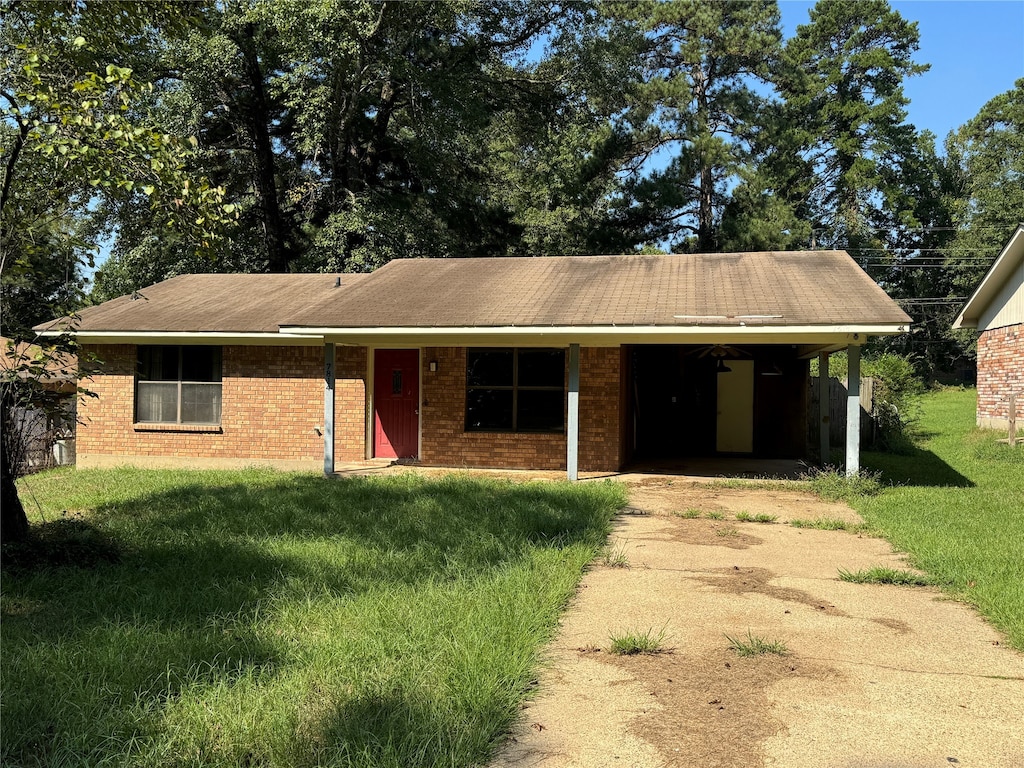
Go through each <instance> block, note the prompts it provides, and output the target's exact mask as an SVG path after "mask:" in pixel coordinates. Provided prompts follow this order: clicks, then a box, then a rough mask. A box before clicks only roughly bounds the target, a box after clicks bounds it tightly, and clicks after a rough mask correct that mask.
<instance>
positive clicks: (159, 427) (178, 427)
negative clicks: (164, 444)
mask: <svg viewBox="0 0 1024 768" xmlns="http://www.w3.org/2000/svg"><path fill="white" fill-rule="evenodd" d="M132 429H133V430H135V431H136V432H208V433H213V434H221V433H223V432H224V430H223V429H221V426H220V424H158V423H156V422H153V423H150V422H144V421H143V422H136V423H135V424H132Z"/></svg>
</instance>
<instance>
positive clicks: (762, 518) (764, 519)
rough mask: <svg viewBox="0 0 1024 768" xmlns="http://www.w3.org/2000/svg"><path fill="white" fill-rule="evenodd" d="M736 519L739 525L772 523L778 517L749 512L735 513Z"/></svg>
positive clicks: (764, 513) (765, 513)
mask: <svg viewBox="0 0 1024 768" xmlns="http://www.w3.org/2000/svg"><path fill="white" fill-rule="evenodd" d="M736 519H737V520H739V521H740V522H741V523H774V522H775V521H776V520H778V519H779V516H778V515H769V514H768V513H767V512H758V513H757V514H756V515H752V514H750V513H749V512H737V513H736Z"/></svg>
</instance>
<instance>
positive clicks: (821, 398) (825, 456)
mask: <svg viewBox="0 0 1024 768" xmlns="http://www.w3.org/2000/svg"><path fill="white" fill-rule="evenodd" d="M828 358H829V353H828V352H819V353H818V425H819V426H818V429H819V431H820V432H821V435H820V439H819V441H818V445H819V448H820V451H821V460H820V461H819V462H818V463H819V464H821V466H823V467H824V466H827V465H828V460H829V457H830V451H831V447H832V442H831V439H830V438H831V434H830V433H829V430H830V426H829V418H828V415H829V409H830V406H831V404H832V393H831V392H830V391H829V387H830V386H831V380H830V378H829V375H828Z"/></svg>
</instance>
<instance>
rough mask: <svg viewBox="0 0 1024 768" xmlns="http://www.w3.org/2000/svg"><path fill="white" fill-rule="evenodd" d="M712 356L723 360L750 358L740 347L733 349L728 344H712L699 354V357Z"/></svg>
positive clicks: (703, 348) (702, 349)
mask: <svg viewBox="0 0 1024 768" xmlns="http://www.w3.org/2000/svg"><path fill="white" fill-rule="evenodd" d="M708 355H711V357H714V358H716V359H719V360H720V359H722V358H723V357H728V358H742V357H750V354H749V353H748V352H746V351H745V350H743V349H740V348H739V347H732V346H729V345H728V344H711V345H709V346H706V347H702V348H701V349H700V350H698V352H697V357H707V356H708Z"/></svg>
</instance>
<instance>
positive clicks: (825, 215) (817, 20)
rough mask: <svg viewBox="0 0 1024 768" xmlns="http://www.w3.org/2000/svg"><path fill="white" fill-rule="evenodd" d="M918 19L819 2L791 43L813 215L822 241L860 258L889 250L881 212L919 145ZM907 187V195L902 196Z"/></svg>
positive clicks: (869, 0)
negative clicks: (912, 95)
mask: <svg viewBox="0 0 1024 768" xmlns="http://www.w3.org/2000/svg"><path fill="white" fill-rule="evenodd" d="M917 48H918V30H917V24H916V22H910V21H907V20H906V19H904V18H903V17H902V16H901V15H900V14H899V13H897V12H896V11H894V10H892V8H891V7H890V6H889V4H888V3H887V2H886V0H860V1H859V2H846V1H845V0H820V1H819V2H818V3H817V5H815V6H814V8H813V9H811V12H810V21H809V23H807V24H804V25H801V26H799V27H797V33H796V35H795V36H794V37H793V38H791V39H790V40H789V41H788V42H787V44H786V57H787V65H788V66H787V67H786V68H785V70H784V72H785V75H784V77H782V78H781V80H780V91H781V94H782V96H783V98H784V100H785V103H786V107H787V119H788V122H789V124H790V125H791V126H792V128H793V131H794V133H795V136H796V141H797V144H798V145H799V146H800V148H801V160H802V161H803V162H805V163H806V167H807V168H808V170H809V171H810V172H811V174H812V175H811V177H810V179H809V193H808V198H807V214H808V216H809V217H810V219H811V222H812V224H813V227H814V230H815V234H816V242H817V243H818V244H820V245H824V246H827V247H839V248H848V249H850V250H851V252H852V253H853V255H854V256H855V257H858V258H863V257H865V255H866V254H868V253H871V251H870V250H865V251H863V252H862V251H860V250H859V249H861V248H864V249H872V248H878V247H879V246H880V242H879V239H878V238H877V237H876V236H875V231H876V229H877V227H878V222H879V220H880V218H882V216H881V214H880V211H883V210H885V209H886V206H888V205H889V201H890V197H891V196H892V194H893V192H894V190H893V189H891V184H892V183H893V182H896V183H897V185H898V181H899V175H898V174H892V173H887V171H891V170H893V169H898V168H899V167H900V165H901V164H902V163H903V161H904V158H906V157H907V156H908V155H912V154H913V152H914V150H915V147H916V141H917V138H916V131H915V129H914V127H913V126H912V125H910V124H908V123H907V122H906V116H907V115H906V105H907V98H906V96H905V95H904V93H903V82H904V80H905V79H906V78H907V77H911V76H914V75H917V74H920V73H922V72H924V71H926V69H927V66H925V65H922V64H918V63H916V62H915V61H914V60H913V55H914V53H915V52H916V51H917ZM897 191H898V190H897Z"/></svg>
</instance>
